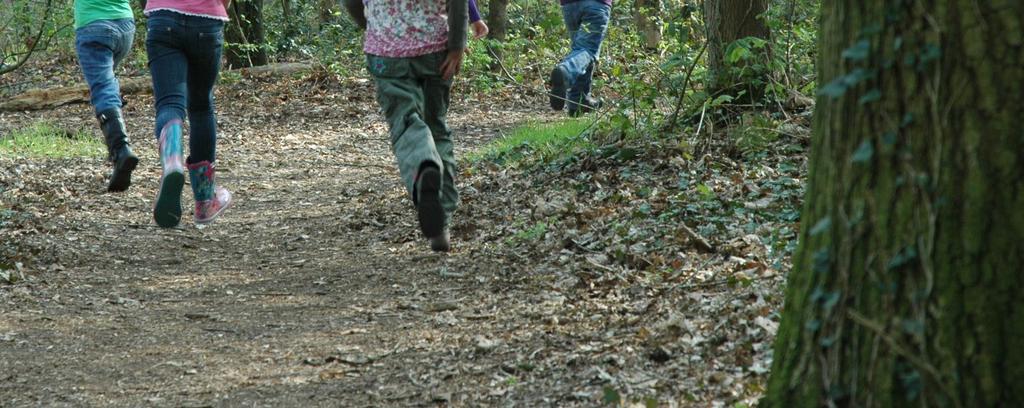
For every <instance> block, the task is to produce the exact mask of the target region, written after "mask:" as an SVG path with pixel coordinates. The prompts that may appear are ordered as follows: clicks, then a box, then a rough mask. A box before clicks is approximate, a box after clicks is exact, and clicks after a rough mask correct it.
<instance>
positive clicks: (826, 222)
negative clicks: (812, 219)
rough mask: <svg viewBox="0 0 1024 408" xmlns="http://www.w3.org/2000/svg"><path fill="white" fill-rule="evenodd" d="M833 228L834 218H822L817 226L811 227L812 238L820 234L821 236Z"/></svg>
mask: <svg viewBox="0 0 1024 408" xmlns="http://www.w3.org/2000/svg"><path fill="white" fill-rule="evenodd" d="M831 227H832V218H831V217H825V218H822V219H821V220H819V221H818V222H817V223H816V224H814V226H813V227H811V231H810V233H811V236H812V237H813V236H815V235H818V234H821V233H823V232H825V231H828V229H829V228H831Z"/></svg>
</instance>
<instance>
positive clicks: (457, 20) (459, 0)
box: [348, 0, 469, 51]
mask: <svg viewBox="0 0 1024 408" xmlns="http://www.w3.org/2000/svg"><path fill="white" fill-rule="evenodd" d="M348 1H351V0H348ZM357 1H358V0H357ZM468 20H469V0H448V51H452V50H463V49H466V35H467V34H466V32H467V31H468V29H467V28H468Z"/></svg>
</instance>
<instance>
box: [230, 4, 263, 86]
mask: <svg viewBox="0 0 1024 408" xmlns="http://www.w3.org/2000/svg"><path fill="white" fill-rule="evenodd" d="M228 17H229V18H230V19H231V21H230V22H229V23H228V24H227V27H226V28H225V30H224V39H225V40H226V41H227V42H228V44H229V46H228V47H225V57H226V58H227V68H229V69H231V68H244V67H255V66H260V65H267V62H268V61H269V57H268V55H267V47H266V42H267V41H266V30H265V29H264V26H263V0H235V1H232V2H231V4H230V5H229V6H228Z"/></svg>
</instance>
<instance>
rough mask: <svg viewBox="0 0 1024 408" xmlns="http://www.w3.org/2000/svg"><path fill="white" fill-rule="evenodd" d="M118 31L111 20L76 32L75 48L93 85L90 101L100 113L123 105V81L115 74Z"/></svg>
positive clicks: (84, 72) (85, 74)
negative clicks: (121, 91) (111, 25)
mask: <svg viewBox="0 0 1024 408" xmlns="http://www.w3.org/2000/svg"><path fill="white" fill-rule="evenodd" d="M115 36H116V33H115V31H114V29H113V28H112V27H110V25H109V20H100V21H96V22H93V23H90V24H88V25H86V26H84V27H81V28H79V29H78V30H76V31H75V51H76V52H77V54H78V63H79V64H80V65H81V66H82V73H83V74H84V76H85V81H86V82H87V83H88V84H89V92H90V96H89V98H90V102H92V106H93V108H94V109H95V110H96V113H97V114H99V113H100V112H103V111H105V110H107V109H111V108H118V109H120V108H121V97H120V84H118V82H117V78H116V77H114V43H115Z"/></svg>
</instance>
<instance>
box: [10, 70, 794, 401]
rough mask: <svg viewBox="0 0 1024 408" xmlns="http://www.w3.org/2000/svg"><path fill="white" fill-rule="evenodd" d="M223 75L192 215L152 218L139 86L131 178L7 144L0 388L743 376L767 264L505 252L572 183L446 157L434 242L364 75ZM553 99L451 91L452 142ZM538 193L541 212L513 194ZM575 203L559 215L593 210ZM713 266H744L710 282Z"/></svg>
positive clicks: (114, 393) (533, 386) (110, 389)
mask: <svg viewBox="0 0 1024 408" xmlns="http://www.w3.org/2000/svg"><path fill="white" fill-rule="evenodd" d="M217 92H218V95H217V97H218V104H219V107H218V110H219V112H220V114H219V123H220V138H219V141H218V158H219V160H218V170H219V172H220V173H219V174H218V176H219V178H220V182H221V183H222V185H224V186H226V187H228V188H229V189H231V190H232V192H233V193H234V195H235V197H236V199H237V202H236V203H235V205H234V206H233V207H232V208H231V209H229V210H228V211H227V212H226V213H225V214H224V215H223V216H222V218H220V219H219V220H218V221H216V222H215V223H214V224H212V225H210V226H208V227H206V228H202V229H200V228H197V227H196V226H195V225H194V224H193V223H192V222H191V211H188V212H187V214H188V217H187V218H186V220H185V221H184V222H183V223H182V226H181V227H180V228H176V229H161V228H158V227H157V226H156V225H155V224H154V223H153V221H152V219H151V211H150V209H151V205H152V200H153V197H154V192H155V189H156V184H157V176H158V174H159V165H158V161H157V157H156V154H155V151H156V148H155V140H154V138H153V137H151V133H150V132H151V127H152V119H151V118H152V100H151V97H148V96H139V97H132V98H131V99H130V104H129V106H128V107H127V117H128V122H129V129H130V130H131V133H132V135H133V140H134V145H135V146H136V148H135V151H136V152H137V153H139V154H140V156H141V158H142V162H141V164H140V168H139V170H137V171H136V173H135V176H134V178H133V186H132V187H131V189H130V190H129V191H128V192H127V193H124V194H106V193H104V192H103V187H104V186H105V179H104V178H105V175H106V174H107V171H108V168H107V167H106V166H105V165H104V163H103V161H102V157H95V158H85V159H25V158H16V157H0V184H3V186H2V187H3V190H4V191H3V192H2V194H3V195H2V197H3V199H4V200H5V201H7V202H5V203H3V204H4V206H3V207H4V209H5V210H6V211H8V214H7V215H5V216H4V217H5V218H4V219H3V224H2V227H0V244H2V245H3V251H4V253H3V255H4V256H5V257H8V258H9V259H11V261H12V262H17V263H19V264H20V265H21V268H22V271H21V273H22V274H24V275H25V280H22V281H20V282H18V283H15V284H0V405H2V406H36V405H44V406H61V405H66V406H111V405H113V406H146V405H152V406H222V405H227V406H242V405H246V406H248V405H253V406H367V405H371V406H409V405H411V406H424V405H426V406H434V405H454V406H466V405H469V406H478V405H517V406H595V405H598V404H602V403H604V402H606V401H607V402H612V401H616V400H623V401H626V402H628V401H633V402H645V401H656V402H659V403H660V404H661V405H662V406H677V405H681V406H689V405H694V406H724V405H729V406H732V405H734V404H736V403H737V402H744V401H746V402H751V401H753V399H754V398H756V397H757V396H758V395H759V394H760V392H761V386H762V384H763V380H764V377H763V376H764V373H765V371H766V368H767V365H768V364H769V362H768V360H767V357H766V356H767V355H768V353H769V348H770V345H771V340H772V338H773V337H774V328H775V323H774V321H775V320H776V318H775V317H774V311H775V310H776V309H777V308H778V306H779V302H780V296H779V293H778V286H779V285H778V284H779V282H780V278H779V276H778V274H777V273H776V272H773V269H772V268H766V267H765V266H764V265H758V264H757V263H755V262H753V261H751V260H750V259H746V260H744V259H743V258H742V257H738V256H731V255H730V254H729V253H725V254H722V253H717V254H709V253H705V252H702V251H698V249H695V248H693V247H692V246H689V247H686V246H682V245H680V246H679V248H677V249H673V250H672V251H676V252H677V253H678V256H677V257H676V258H677V260H675V261H671V262H670V263H671V265H672V268H668V269H666V270H674V271H676V272H673V273H668V274H665V275H664V276H662V275H644V274H641V273H638V272H636V271H632V272H631V271H629V270H628V268H624V267H622V266H621V265H620V264H618V263H616V262H613V261H609V260H608V256H605V255H603V254H596V253H594V252H595V251H594V250H589V249H587V243H586V242H584V241H585V239H584V238H587V237H588V236H589V235H584V236H583V238H580V239H573V240H569V239H566V240H564V241H562V240H560V241H559V242H555V243H551V244H550V245H548V244H542V243H543V241H544V233H543V231H542V232H541V233H540V234H539V236H537V237H534V238H536V240H537V241H538V243H526V244H521V245H510V244H509V242H510V237H511V236H512V235H513V233H512V232H510V231H512V228H513V226H514V225H512V224H513V223H514V220H516V219H517V214H521V213H523V212H526V213H531V212H542V213H545V214H557V213H559V211H563V210H564V211H570V210H565V209H564V208H554V209H551V208H549V207H558V205H556V204H557V202H558V200H556V199H555V197H563V196H565V195H566V193H565V192H564V191H555V190H550V189H551V188H554V187H550V186H545V185H538V184H537V183H536V182H534V181H530V179H527V178H523V176H521V175H514V174H512V173H513V172H512V171H510V170H507V169H500V168H497V167H496V166H495V165H490V166H491V167H492V170H493V171H490V172H487V173H486V174H479V173H477V174H471V173H473V172H472V171H467V170H466V169H463V176H464V177H463V179H462V180H461V181H460V182H461V185H460V188H461V191H462V194H463V196H462V199H463V206H462V207H461V209H460V211H459V213H458V214H457V216H456V217H457V219H456V224H455V226H454V229H453V246H454V250H453V252H452V253H451V254H447V255H439V254H435V253H432V252H430V251H429V248H428V244H427V243H426V242H425V241H424V240H423V239H421V237H420V236H419V235H418V228H417V227H416V224H415V217H414V215H413V212H412V211H411V207H410V203H409V202H408V200H407V198H406V197H405V195H404V192H403V191H402V190H401V188H400V186H399V182H398V177H397V174H396V173H397V172H396V169H395V166H394V162H393V157H392V155H391V153H390V150H389V146H388V144H387V139H386V136H385V135H386V128H385V125H384V123H383V121H382V120H381V119H380V116H379V115H378V114H377V111H376V109H377V105H376V103H375V102H374V101H373V99H372V98H373V88H372V84H371V83H369V82H368V81H365V80H358V79H346V80H339V79H337V78H333V77H331V76H328V75H323V74H313V75H308V76H305V77H303V78H301V79H296V78H292V79H276V78H267V79H242V80H239V81H238V82H235V83H230V84H222V85H221V86H220V87H219V88H218V90H217ZM545 106H546V103H545V101H544V99H543V98H536V100H534V98H533V97H531V96H529V95H520V96H504V97H501V98H500V100H491V99H485V100H477V99H474V98H465V99H462V100H458V101H456V102H455V103H454V104H453V111H452V113H451V114H450V116H449V120H450V123H451V125H452V128H453V129H454V131H455V135H456V138H457V139H456V140H457V149H458V150H457V154H458V155H459V156H465V155H466V153H467V152H470V151H472V150H473V149H477V148H479V147H481V146H483V145H484V144H485V143H486V142H488V141H490V140H492V139H494V138H496V137H498V136H499V135H500V134H501V133H502V132H507V131H508V130H509V129H510V128H511V127H512V126H515V125H516V124H520V123H525V122H526V121H528V120H533V119H536V120H541V121H549V120H554V119H555V118H556V117H555V116H553V115H552V114H550V113H548V112H546V111H545V110H544V109H543V108H544V107H545ZM89 109H90V108H89V107H88V106H86V105H75V106H67V107H62V108H59V109H55V110H50V111H42V112H28V113H17V114H5V115H4V116H3V117H2V118H0V127H2V129H0V131H2V132H3V133H6V132H9V131H11V130H12V129H15V128H19V127H22V126H27V125H29V124H31V123H33V122H34V121H36V120H38V119H40V118H44V117H45V118H46V119H48V120H50V121H52V122H54V123H58V124H60V125H62V126H66V127H68V128H71V129H77V128H83V129H90V130H91V129H93V128H94V127H95V125H94V124H93V120H92V118H91V115H90V114H89ZM485 167H486V166H485ZM572 176H573V175H570V176H569V177H572ZM590 183H591V184H593V183H597V184H600V183H601V182H600V181H593V182H590ZM605 183H607V181H605ZM741 184H742V183H741ZM671 187H672V186H664V187H663V188H671ZM187 191H188V188H186V192H187ZM537 198H541V200H540V203H541V204H538V207H543V208H529V207H530V204H525V205H524V204H523V203H535V202H537ZM544 199H548V201H546V202H545V201H544ZM185 203H186V205H191V200H190V199H186V200H185ZM552 203H556V204H552ZM563 207H564V205H563ZM186 208H188V209H189V210H190V209H191V207H186ZM549 210H550V211H549ZM589 210H592V209H587V208H580V209H578V210H577V209H573V210H571V211H577V213H578V214H580V215H579V217H583V216H584V215H586V216H591V215H593V216H595V217H596V216H604V215H601V214H598V213H597V212H595V213H593V214H591V212H588V211H589ZM648 210H649V209H648ZM601 211H604V210H601ZM608 211H610V212H609V214H612V213H614V211H613V210H608ZM553 216H554V215H551V217H553ZM612 218H614V217H612ZM548 219H549V220H550V219H552V218H548ZM581 219H582V218H581ZM551 222H552V223H553V222H554V221H551ZM580 222H581V223H582V222H583V221H580ZM609 222H611V221H609ZM609 225H611V224H609ZM608 228H609V229H611V227H608ZM622 228H629V227H628V226H627V227H622ZM665 234H666V237H664V238H665V239H668V240H670V241H672V240H674V238H673V235H674V234H675V232H672V231H669V232H666V233H665ZM549 235H550V234H549ZM591 235H592V234H591ZM518 237H519V238H526V239H530V236H528V235H523V234H520V235H518ZM659 238H660V237H659ZM680 239H685V238H680ZM521 240H522V239H521ZM713 240H715V241H716V242H718V243H726V242H727V241H729V240H726V239H724V238H723V239H713ZM741 241H742V240H740V241H737V242H739V243H738V244H736V245H745V244H744V243H743V242H741ZM730 242H731V241H730ZM673 245H674V244H673ZM630 248H631V250H632V249H635V248H632V247H630ZM733 252H734V253H735V252H736V251H733ZM751 265H753V266H751ZM724 270H728V271H739V270H747V273H748V274H750V275H756V276H747V278H753V279H747V280H745V281H744V282H746V284H740V285H734V284H733V283H735V280H730V281H729V282H730V284H728V285H726V284H720V283H722V282H725V281H726V277H725V276H724V275H720V273H721V271H724ZM701 273H703V274H707V276H703V277H700V279H697V277H696V275H697V274H701ZM730 273H732V272H730ZM730 276H732V275H730ZM702 282H703V283H702ZM682 283H685V284H682Z"/></svg>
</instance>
